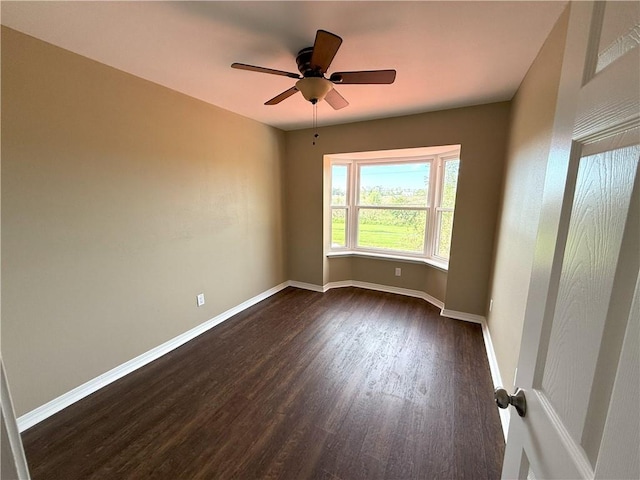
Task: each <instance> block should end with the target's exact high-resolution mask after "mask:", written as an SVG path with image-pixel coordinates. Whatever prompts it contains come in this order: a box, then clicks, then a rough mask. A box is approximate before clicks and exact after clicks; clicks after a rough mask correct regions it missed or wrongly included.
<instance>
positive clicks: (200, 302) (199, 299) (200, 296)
mask: <svg viewBox="0 0 640 480" xmlns="http://www.w3.org/2000/svg"><path fill="white" fill-rule="evenodd" d="M196 301H197V302H198V306H199V307H201V306H202V305H204V293H199V294H198V295H197V296H196Z"/></svg>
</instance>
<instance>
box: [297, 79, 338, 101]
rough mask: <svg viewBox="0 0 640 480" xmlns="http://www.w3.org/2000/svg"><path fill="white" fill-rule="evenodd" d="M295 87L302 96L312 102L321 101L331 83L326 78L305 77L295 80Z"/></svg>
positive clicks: (330, 87)
mask: <svg viewBox="0 0 640 480" xmlns="http://www.w3.org/2000/svg"><path fill="white" fill-rule="evenodd" d="M296 88H297V89H298V90H300V92H301V93H302V96H303V97H304V98H305V99H306V100H308V101H310V102H312V103H313V101H314V100H315V101H317V102H319V101H321V100H322V99H324V97H325V96H326V95H327V93H329V91H330V90H331V89H332V88H333V84H332V83H331V82H330V81H329V80H327V79H326V78H320V77H307V78H303V79H301V80H298V81H297V82H296Z"/></svg>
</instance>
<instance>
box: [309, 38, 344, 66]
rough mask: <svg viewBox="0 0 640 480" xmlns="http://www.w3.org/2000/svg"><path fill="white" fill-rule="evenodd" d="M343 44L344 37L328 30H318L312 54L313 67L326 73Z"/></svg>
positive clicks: (311, 63)
mask: <svg viewBox="0 0 640 480" xmlns="http://www.w3.org/2000/svg"><path fill="white" fill-rule="evenodd" d="M340 44H342V39H341V38H340V37H339V36H337V35H335V34H333V33H331V32H327V31H326V30H318V31H317V32H316V40H315V42H314V43H313V53H312V54H311V62H310V65H311V68H312V69H314V70H318V71H320V73H325V72H326V71H327V69H328V68H329V65H331V61H332V60H333V57H335V56H336V53H338V49H339V48H340Z"/></svg>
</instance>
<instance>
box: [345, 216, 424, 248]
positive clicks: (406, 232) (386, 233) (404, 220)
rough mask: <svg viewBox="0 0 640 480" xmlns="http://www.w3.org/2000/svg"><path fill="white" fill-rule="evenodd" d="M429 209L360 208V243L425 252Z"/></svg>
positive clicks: (365, 245) (359, 245) (375, 246)
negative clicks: (425, 234) (427, 210)
mask: <svg viewBox="0 0 640 480" xmlns="http://www.w3.org/2000/svg"><path fill="white" fill-rule="evenodd" d="M426 223H427V212H426V211H424V210H391V209H388V210H387V209H383V210H381V209H367V208H361V209H359V211H358V245H357V246H358V247H364V248H381V249H386V250H396V251H403V252H414V253H422V252H423V250H424V233H425V226H426Z"/></svg>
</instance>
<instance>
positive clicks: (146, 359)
mask: <svg viewBox="0 0 640 480" xmlns="http://www.w3.org/2000/svg"><path fill="white" fill-rule="evenodd" d="M289 286H291V287H296V288H302V289H305V290H312V291H314V292H321V293H324V292H326V291H328V290H330V289H332V288H342V287H358V288H365V289H368V290H376V291H380V292H386V293H396V294H398V295H405V296H408V297H415V298H421V299H423V300H425V301H427V302H429V303H430V304H432V305H434V306H436V307H437V308H439V309H441V311H442V313H441V314H442V315H443V316H446V317H449V318H453V319H457V320H465V321H469V322H475V323H479V324H481V325H482V336H483V338H484V342H485V349H486V351H487V357H488V359H489V367H490V370H491V377H492V379H493V383H494V386H496V387H497V386H502V380H501V378H500V370H499V369H498V364H497V361H496V356H495V352H494V350H493V343H492V342H491V336H490V334H489V329H488V328H487V322H486V320H485V318H484V317H482V316H480V315H473V314H469V313H464V312H456V311H452V310H446V309H444V304H443V302H442V301H440V300H438V299H437V298H434V297H432V296H431V295H429V294H427V293H425V292H422V291H420V290H411V289H407V288H400V287H391V286H388V285H380V284H376V283H368V282H360V281H355V280H346V281H341V282H330V283H327V284H326V285H324V286H320V285H315V284H311V283H305V282H297V281H294V280H289V281H286V282H283V283H281V284H280V285H276V286H275V287H273V288H270V289H269V290H266V291H265V292H263V293H261V294H259V295H256V296H255V297H253V298H250V299H249V300H247V301H245V302H243V303H241V304H240V305H237V306H235V307H233V308H231V309H229V310H227V311H225V312H223V313H221V314H220V315H217V316H215V317H214V318H212V319H210V320H207V321H206V322H204V323H202V324H200V325H198V326H197V327H194V328H192V329H191V330H188V331H186V332H184V333H182V334H180V335H178V336H177V337H175V338H173V339H171V340H169V341H167V342H165V343H163V344H161V345H159V346H157V347H155V348H152V349H151V350H149V351H147V352H145V353H143V354H142V355H139V356H137V357H135V358H133V359H131V360H129V361H128V362H125V363H123V364H121V365H119V366H117V367H115V368H113V369H111V370H109V371H108V372H105V373H103V374H102V375H100V376H98V377H96V378H94V379H92V380H89V381H88V382H86V383H83V384H82V385H80V386H78V387H76V388H74V389H73V390H70V391H69V392H67V393H64V394H62V395H60V396H59V397H57V398H54V399H53V400H51V401H49V402H47V403H45V404H44V405H42V406H40V407H38V408H36V409H34V410H32V411H30V412H28V413H26V414H24V415H22V416H21V417H20V418H18V421H17V423H18V429H19V431H20V432H23V431H25V430H27V429H28V428H31V427H32V426H34V425H36V424H37V423H39V422H41V421H43V420H45V419H46V418H49V417H50V416H51V415H53V414H55V413H57V412H59V411H60V410H62V409H64V408H66V407H68V406H69V405H71V404H73V403H75V402H77V401H79V400H81V399H83V398H84V397H86V396H88V395H90V394H92V393H94V392H96V391H97V390H99V389H101V388H103V387H106V386H107V385H109V384H110V383H113V382H115V381H116V380H118V379H120V378H122V377H124V376H125V375H127V374H129V373H131V372H133V371H135V370H137V369H139V368H141V367H143V366H145V365H146V364H148V363H150V362H152V361H154V360H156V359H158V358H160V357H161V356H163V355H165V354H166V353H169V352H170V351H172V350H174V349H176V348H178V347H179V346H181V345H183V344H185V343H187V342H188V341H189V340H192V339H194V338H195V337H197V336H198V335H201V334H203V333H204V332H206V331H207V330H210V329H211V328H213V327H215V326H216V325H219V324H220V323H222V322H224V321H225V320H227V319H229V318H231V317H233V316H234V315H236V314H238V313H240V312H242V311H243V310H246V309H247V308H249V307H251V306H253V305H255V304H256V303H258V302H261V301H262V300H265V299H266V298H268V297H270V296H272V295H274V294H276V293H278V292H279V291H281V290H283V289H285V288H286V287H289ZM500 419H501V421H502V428H503V433H504V436H505V439H506V438H507V431H508V427H509V415H508V412H507V411H506V410H500Z"/></svg>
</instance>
